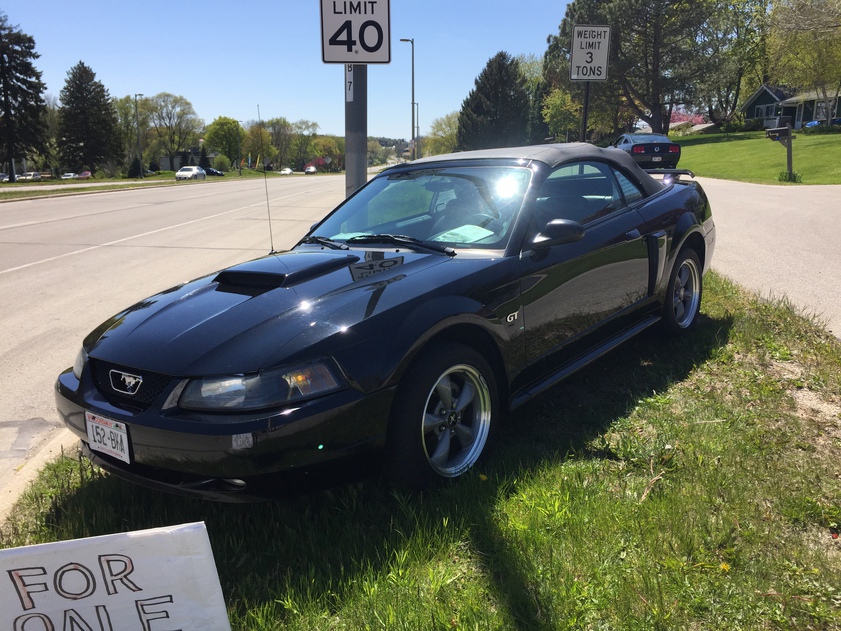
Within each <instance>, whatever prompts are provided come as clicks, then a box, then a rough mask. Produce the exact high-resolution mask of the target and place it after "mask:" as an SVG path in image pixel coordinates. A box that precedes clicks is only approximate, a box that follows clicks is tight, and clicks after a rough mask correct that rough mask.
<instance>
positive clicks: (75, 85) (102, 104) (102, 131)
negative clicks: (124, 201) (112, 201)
mask: <svg viewBox="0 0 841 631" xmlns="http://www.w3.org/2000/svg"><path fill="white" fill-rule="evenodd" d="M59 98H60V100H61V109H60V112H61V119H60V122H59V148H60V150H61V157H62V160H63V161H64V163H65V165H66V166H67V167H69V168H71V169H74V170H77V171H81V170H83V168H86V169H90V171H91V172H92V173H95V172H96V169H97V167H98V166H101V165H103V164H104V163H105V162H106V161H107V160H109V159H113V158H115V157H117V156H118V155H119V153H120V148H119V147H120V145H119V142H120V141H119V134H118V130H117V114H116V112H115V110H114V105H113V103H112V102H111V96H110V95H109V94H108V90H106V89H105V86H104V85H102V83H101V82H99V81H97V80H96V74H95V73H94V71H93V70H91V68H89V67H88V66H86V65H85V64H84V63H83V62H81V61H80V62H79V63H77V64H76V65H75V66H73V67H72V68H71V69H70V70H68V71H67V79H66V80H65V82H64V87H63V88H62V89H61V93H60V95H59Z"/></svg>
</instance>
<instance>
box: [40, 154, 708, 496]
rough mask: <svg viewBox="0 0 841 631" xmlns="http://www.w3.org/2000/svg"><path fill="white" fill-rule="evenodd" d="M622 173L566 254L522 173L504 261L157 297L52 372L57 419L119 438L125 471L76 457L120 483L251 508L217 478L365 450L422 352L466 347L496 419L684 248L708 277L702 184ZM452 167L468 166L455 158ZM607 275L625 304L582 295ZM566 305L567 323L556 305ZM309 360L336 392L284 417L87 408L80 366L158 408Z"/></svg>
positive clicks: (641, 301) (357, 272) (652, 298)
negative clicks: (635, 193) (331, 367)
mask: <svg viewBox="0 0 841 631" xmlns="http://www.w3.org/2000/svg"><path fill="white" fill-rule="evenodd" d="M500 151H501V153H504V151H502V150H500ZM629 160H630V159H629ZM629 160H625V159H624V158H621V159H618V163H619V165H620V166H621V168H623V169H624V170H625V172H626V173H627V174H629V175H632V176H634V177H636V178H638V180H637V181H638V183H639V185H640V186H641V187H642V188H644V189H645V190H646V193H647V194H648V197H646V198H645V199H643V200H642V201H641V202H638V203H636V204H633V205H631V206H630V207H627V208H626V209H625V210H624V211H622V212H620V213H617V214H616V215H615V216H609V217H606V218H604V219H603V220H600V221H596V222H593V223H592V224H590V225H588V227H587V230H586V231H585V232H584V235H583V238H581V239H580V240H577V241H574V242H572V243H567V244H565V245H559V246H555V247H548V248H547V247H542V246H539V245H532V244H533V243H536V241H535V237H536V236H538V232H539V228H540V226H535V225H532V223H531V219H532V217H531V212H530V211H531V205H532V204H533V202H534V195H535V191H536V189H537V188H538V187H539V186H540V184H541V183H542V181H543V179H544V178H545V177H546V175H547V174H548V172H549V170H550V165H547V164H546V163H544V162H541V161H539V160H532V161H531V162H530V163H529V167H530V168H531V169H532V170H533V172H534V181H533V184H532V187H531V190H530V192H529V194H528V195H527V196H526V199H525V202H524V208H523V211H522V212H521V213H520V215H519V217H518V219H517V222H516V224H515V226H514V228H513V233H512V238H511V240H510V241H509V245H508V248H507V250H506V251H504V252H503V251H491V252H488V251H485V252H471V251H468V250H464V251H459V253H458V255H457V256H456V257H449V256H447V255H444V254H436V253H417V252H411V251H408V250H405V249H403V248H395V247H375V246H370V245H360V246H354V247H352V248H351V249H350V250H333V249H329V248H326V247H324V246H322V245H318V244H309V245H307V244H299V245H298V246H297V247H296V248H294V249H293V250H292V251H290V252H286V253H278V254H270V255H268V256H266V257H263V258H260V259H257V260H255V261H251V262H248V263H244V264H242V265H238V266H235V267H233V268H229V269H228V270H225V271H223V272H221V273H219V274H211V275H208V276H206V277H203V278H200V279H197V280H195V281H192V282H190V283H186V284H184V285H181V286H178V287H175V288H173V289H170V290H167V291H165V292H162V293H160V294H158V295H156V296H153V297H151V298H149V299H147V300H145V301H142V302H140V303H138V304H137V305H134V306H133V307H130V308H129V309H127V310H125V311H124V312H122V313H120V314H118V315H117V316H115V317H114V318H112V319H110V320H109V321H107V322H105V323H103V325H101V326H100V327H98V328H97V329H96V330H95V331H94V332H93V333H91V335H89V336H88V337H87V338H86V340H85V343H84V348H85V350H86V351H87V353H88V355H89V357H90V359H91V361H89V362H88V365H87V367H86V369H85V371H84V372H83V375H82V379H81V382H79V381H78V380H77V379H76V377H75V376H74V374H73V372H72V371H71V370H68V371H65V372H64V373H62V375H60V377H59V380H58V382H57V385H56V387H57V392H56V399H57V405H58V409H59V413H60V415H61V416H62V418H63V419H64V421H65V423H66V424H67V426H68V427H70V429H71V430H73V431H74V432H75V433H76V434H77V435H78V436H79V437H80V438H81V439H82V441H83V442H85V441H86V439H87V435H86V431H85V418H84V410H86V409H87V410H92V411H94V412H95V413H97V414H101V415H103V416H106V417H109V418H114V419H117V420H120V421H124V422H126V423H127V424H128V425H129V428H130V443H131V454H132V459H133V464H132V465H130V466H126V465H124V463H121V462H119V461H116V460H114V459H112V458H111V457H109V456H107V455H103V454H98V453H92V452H90V450H88V453H89V454H90V455H91V457H93V458H94V459H95V460H96V461H97V462H99V463H100V464H102V465H103V466H104V467H105V468H107V469H109V470H112V471H114V472H115V473H117V474H118V475H123V476H124V477H127V478H129V479H134V480H135V481H139V482H141V483H143V484H146V485H149V486H158V487H159V488H164V489H167V490H170V491H173V490H174V491H180V492H185V493H191V492H193V493H196V494H200V495H203V496H206V497H215V498H216V499H230V500H237V499H251V498H252V497H253V496H254V495H261V494H262V493H261V492H260V491H258V490H256V489H255V488H254V487H253V485H252V486H251V487H250V488H248V489H243V488H241V487H240V486H238V485H237V484H234V485H233V486H232V487H231V486H230V484H229V483H227V482H225V480H227V479H231V478H236V479H240V478H245V479H250V478H252V477H253V478H254V479H257V478H260V477H262V476H264V475H266V474H272V473H277V472H281V471H288V470H293V469H300V468H302V467H309V466H311V465H318V464H320V463H324V462H327V461H331V460H338V459H345V458H348V457H371V456H372V455H374V454H376V453H377V452H378V450H381V449H382V447H383V445H384V441H385V435H386V431H387V422H388V418H389V411H390V409H391V406H392V403H393V398H394V393H395V389H396V387H397V385H398V384H399V382H400V379H401V377H402V375H403V373H404V372H405V371H406V370H407V368H408V367H409V366H410V364H411V362H412V360H413V358H414V357H416V356H417V354H418V353H419V352H420V351H421V350H422V349H423V348H425V347H426V346H427V345H428V344H430V343H431V342H432V341H434V340H440V339H442V338H448V339H458V340H460V341H462V342H465V341H466V342H468V343H470V344H471V345H474V346H476V347H477V348H480V349H481V350H482V352H483V353H484V354H485V355H486V357H487V359H488V361H489V363H490V364H491V365H492V367H493V368H494V370H495V372H496V373H497V382H498V383H499V384H500V387H501V390H502V392H501V393H500V396H501V400H502V401H503V402H504V407H506V408H507V409H513V408H514V407H517V406H519V405H521V404H523V403H525V402H526V401H528V400H529V399H530V398H532V397H533V396H535V395H536V394H539V393H540V392H542V391H543V390H545V389H546V388H548V387H551V386H552V385H553V384H555V383H557V381H558V380H560V379H562V378H563V377H564V376H566V375H567V374H569V372H572V371H573V370H577V369H578V368H580V367H581V366H583V365H585V364H586V363H588V362H589V361H592V360H594V359H596V358H597V357H599V356H601V355H602V354H603V353H604V352H606V351H608V350H610V349H611V348H613V347H614V346H615V345H616V344H618V343H620V342H621V341H624V340H625V339H627V338H628V337H630V336H631V335H633V334H635V333H636V332H638V331H639V330H641V329H643V328H646V327H647V326H649V325H651V324H653V323H655V322H656V321H657V319H658V314H659V311H660V308H661V305H662V303H663V300H664V296H665V292H666V284H667V281H668V277H669V273H670V271H671V268H672V265H673V263H674V260H675V258H676V256H677V253H678V252H679V250H680V248H681V247H682V246H683V245H684V244H686V243H692V244H693V245H694V246H695V247H696V248H697V249H698V251H699V255H700V257H701V260H702V266H703V267H704V268H705V269H706V267H707V266H708V261H709V258H710V255H711V253H712V249H713V247H714V242H715V241H714V227H713V225H712V219H711V213H710V208H709V203H708V201H707V199H706V197H705V195H704V194H703V191H702V189H701V188H700V186H698V185H697V184H695V183H693V182H679V183H675V184H671V185H669V186H667V187H662V186H661V185H660V184H652V181H651V180H649V179H645V178H643V176H642V175H640V174H641V172H640V171H638V170H635V167H634V166H633V164H632V162H631V163H630V164H629ZM489 161H490V162H499V163H505V164H511V160H508V159H505V158H502V157H499V158H497V157H494V156H491V157H490V158H483V159H480V160H478V162H479V163H481V164H487V163H488V162H489ZM419 162H420V164H425V163H428V162H434V159H425V160H422V161H419ZM451 162H455V163H462V162H463V163H464V164H475V163H477V161H476V160H471V159H469V158H466V159H463V160H462V159H461V158H458V157H456V159H455V160H452V159H451ZM417 165H418V163H414V164H410V165H408V166H406V167H399V168H398V169H396V170H392V171H391V172H392V173H393V172H395V171H400V170H401V169H403V170H411V169H413V168H418V166H417ZM552 166H554V165H552ZM317 227H318V224H316V225H315V226H314V228H313V230H311V233H314V232H316V231H317ZM537 241H539V240H537ZM594 250H595V252H594ZM571 263H572V264H571ZM570 269H574V270H575V273H573V274H572V276H570V272H569V270H570ZM617 274H618V275H621V276H623V277H625V278H627V279H629V282H630V283H631V286H632V287H633V291H632V292H630V293H629V292H627V291H616V292H612V293H609V294H607V295H602V294H600V293H599V292H598V291H595V292H594V291H593V289H594V288H595V289H599V288H604V287H605V286H610V284H611V280H612V279H613V278H615V276H616V275H617ZM547 301H548V302H547ZM571 303H574V304H575V306H574V308H571V309H568V310H567V311H566V312H563V311H560V312H559V311H558V309H557V308H556V307H557V306H558V305H568V304H571ZM547 305H548V306H547ZM267 339H271V340H272V343H271V344H267V343H266V340H267ZM314 357H332V358H333V359H334V360H335V362H336V364H337V365H338V367H339V369H340V371H341V374H342V375H343V376H344V378H345V380H346V382H347V388H345V389H343V390H340V391H338V392H334V393H330V394H327V395H324V396H321V397H317V398H315V399H311V400H308V401H304V402H301V403H299V404H296V405H295V406H292V407H287V408H285V409H275V410H270V411H267V412H238V413H234V414H225V415H221V414H218V413H197V412H190V411H186V410H182V409H179V408H177V407H173V408H171V409H169V410H165V411H163V412H162V413H160V414H158V413H157V412H156V410H157V407H155V406H153V407H150V408H149V409H147V410H137V409H131V406H126V405H125V401H120V400H115V399H113V398H111V400H108V399H107V398H106V397H105V396H103V394H102V393H101V392H99V390H98V389H97V388H96V386H95V385H94V381H93V377H92V369H91V365H95V364H96V362H97V361H107V362H110V363H111V364H114V365H118V366H124V367H126V368H131V369H137V367H142V368H143V370H144V371H150V372H155V373H160V374H162V375H164V376H166V377H168V378H169V383H168V385H167V386H166V388H165V389H164V390H163V391H162V392H161V393H160V395H159V396H158V402H160V401H163V400H164V399H166V397H167V396H169V395H170V394H172V392H173V390H174V389H175V388H176V387H178V384H179V383H180V382H181V381H182V380H183V379H185V378H188V377H193V376H209V375H224V374H228V373H231V372H232V371H233V372H237V373H247V372H252V371H256V370H259V369H261V368H266V367H270V366H276V365H279V364H289V363H294V362H295V361H297V360H303V359H309V358H314ZM161 430H164V432H166V433H161ZM241 432H252V433H254V434H255V437H256V444H255V446H254V447H253V448H252V449H250V450H248V451H243V452H238V451H237V450H235V449H232V448H231V447H230V436H231V434H234V433H241Z"/></svg>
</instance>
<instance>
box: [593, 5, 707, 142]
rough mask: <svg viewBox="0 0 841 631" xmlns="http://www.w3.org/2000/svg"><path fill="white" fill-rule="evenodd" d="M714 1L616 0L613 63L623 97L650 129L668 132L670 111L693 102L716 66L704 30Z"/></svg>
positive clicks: (612, 15) (610, 9) (611, 13)
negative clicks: (705, 76)
mask: <svg viewBox="0 0 841 631" xmlns="http://www.w3.org/2000/svg"><path fill="white" fill-rule="evenodd" d="M716 8H717V7H716V3H715V2H714V1H713V0H695V1H693V2H687V1H686V0H612V1H611V2H610V4H609V6H608V18H609V19H610V21H611V24H612V25H614V26H613V31H612V37H613V40H612V41H611V53H610V54H611V61H612V63H613V67H612V68H611V73H613V74H614V75H615V77H616V79H617V81H618V83H619V85H620V87H621V89H622V94H623V96H625V97H626V99H627V100H628V104H629V105H630V106H631V108H632V109H633V110H634V113H635V114H636V115H637V116H638V117H639V118H641V119H642V120H644V121H645V122H647V123H648V124H649V125H650V126H651V129H652V131H654V132H656V133H666V132H668V130H669V119H670V117H671V113H672V110H673V109H674V107H675V106H676V105H678V104H681V103H685V102H687V101H688V100H690V99H691V98H692V97H693V96H694V95H693V86H694V82H695V79H696V78H697V77H699V76H701V75H702V74H703V73H704V72H707V71H708V68H709V66H710V64H711V63H712V62H711V61H710V60H709V59H707V58H706V57H705V55H704V49H705V47H706V45H705V42H704V41H703V38H702V35H703V32H702V29H703V27H704V25H705V24H706V23H707V20H708V19H709V18H710V17H711V16H712V15H713V13H714V12H715V10H716Z"/></svg>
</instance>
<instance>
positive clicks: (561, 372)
mask: <svg viewBox="0 0 841 631" xmlns="http://www.w3.org/2000/svg"><path fill="white" fill-rule="evenodd" d="M659 321H660V316H656V315H650V316H648V317H647V318H645V319H644V320H641V321H640V322H638V323H637V324H635V325H634V326H632V327H630V328H628V329H625V330H624V331H621V332H619V333H617V334H616V335H614V336H613V337H611V338H608V339H607V340H605V341H604V342H602V343H601V344H599V345H598V346H596V347H594V348H593V349H592V350H590V351H589V352H587V353H585V354H583V355H580V356H579V357H577V358H576V359H575V360H573V361H572V362H570V363H568V364H564V365H563V366H561V367H560V368H559V369H558V370H556V371H554V372H552V373H550V374H549V375H547V376H546V377H545V378H544V379H541V380H540V381H538V382H536V383H533V384H531V385H530V386H527V387H526V388H523V389H522V390H520V391H518V392H516V393H515V394H514V396H512V397H511V402H510V408H509V409H510V410H515V409H517V408H518V407H520V406H521V405H524V404H525V403H528V402H529V401H531V400H532V399H533V398H534V397H536V396H538V395H539V394H541V393H543V392H545V391H546V390H548V389H549V388H551V387H553V386H555V385H557V384H558V383H559V382H560V381H562V380H563V379H565V378H566V377H568V376H569V375H571V374H572V373H574V372H576V371H578V370H581V369H582V368H584V367H585V366H586V365H587V364H589V363H591V362H594V361H595V360H597V359H599V358H600V357H601V356H602V355H604V354H606V353H607V352H609V351H611V350H613V349H614V348H616V347H617V346H619V345H620V344H622V342H625V341H627V340H629V339H631V338H632V337H634V336H635V335H637V334H638V333H641V332H642V331H644V330H645V329H647V328H648V327H650V326H652V325H654V324H657V323H658V322H659Z"/></svg>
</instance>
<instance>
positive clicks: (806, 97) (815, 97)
mask: <svg viewBox="0 0 841 631" xmlns="http://www.w3.org/2000/svg"><path fill="white" fill-rule="evenodd" d="M822 100H823V97H822V96H820V95H819V94H818V93H817V92H814V91H813V92H802V93H800V94H798V95H796V96H793V97H791V98H789V99H786V100H785V101H781V102H780V105H785V106H789V105H799V104H800V103H803V102H805V101H822Z"/></svg>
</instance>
